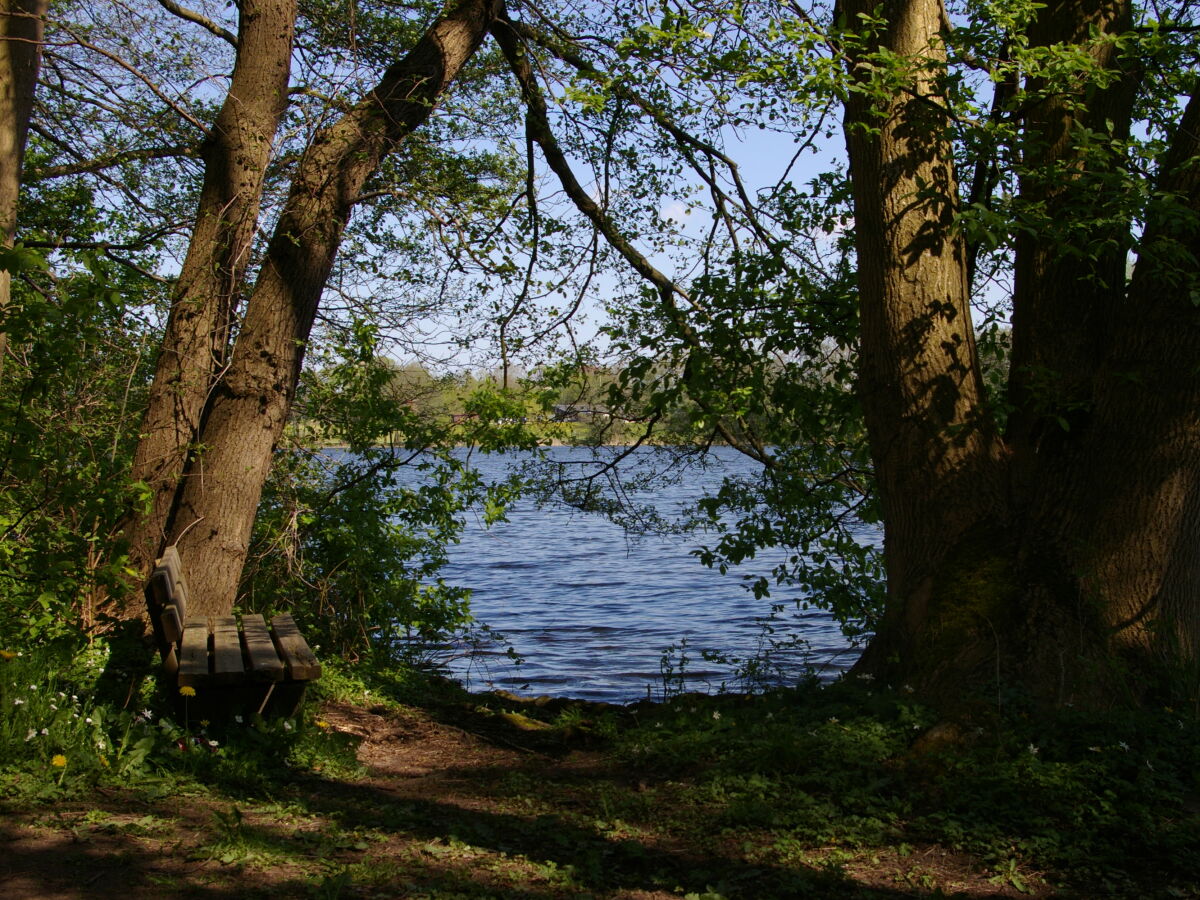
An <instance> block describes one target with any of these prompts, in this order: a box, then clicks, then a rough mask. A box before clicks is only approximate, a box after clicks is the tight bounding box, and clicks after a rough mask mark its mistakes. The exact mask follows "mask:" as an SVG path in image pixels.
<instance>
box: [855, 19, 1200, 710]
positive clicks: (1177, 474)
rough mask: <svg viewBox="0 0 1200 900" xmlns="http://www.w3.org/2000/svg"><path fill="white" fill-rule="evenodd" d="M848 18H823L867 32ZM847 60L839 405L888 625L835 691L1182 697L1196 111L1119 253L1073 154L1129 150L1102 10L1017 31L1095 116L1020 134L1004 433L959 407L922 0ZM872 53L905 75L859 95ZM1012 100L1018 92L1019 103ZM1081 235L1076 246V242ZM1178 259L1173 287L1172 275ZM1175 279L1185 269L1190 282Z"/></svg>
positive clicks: (959, 311)
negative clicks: (1063, 65)
mask: <svg viewBox="0 0 1200 900" xmlns="http://www.w3.org/2000/svg"><path fill="white" fill-rule="evenodd" d="M872 9H873V6H872V5H871V4H869V3H854V2H852V3H847V4H846V5H845V12H846V13H847V18H849V19H851V20H853V19H854V17H855V16H856V15H857V14H858V13H860V12H861V13H869V12H871V11H872ZM887 13H888V16H887V27H886V30H885V32H884V33H882V34H880V35H878V36H876V37H875V38H873V39H872V41H871V42H870V43H867V44H862V45H859V46H858V48H857V49H856V50H855V51H854V52H853V53H852V55H851V59H850V65H851V72H852V74H853V75H855V76H861V77H860V78H859V80H858V82H857V86H856V87H857V88H858V89H856V90H855V91H854V92H853V93H852V95H851V97H850V99H849V100H848V102H847V104H846V113H845V125H846V134H847V147H848V150H849V154H850V166H851V176H852V180H853V189H854V201H855V229H856V239H857V250H858V260H859V290H860V315H861V323H862V336H861V348H860V351H861V358H860V385H861V390H862V401H863V408H864V413H865V416H866V420H867V425H868V432H869V437H870V442H871V449H872V455H873V457H874V460H875V464H876V471H877V477H878V482H879V491H880V495H881V500H882V505H883V513H884V523H885V526H884V527H885V552H886V556H887V572H888V604H887V608H886V611H885V614H884V617H883V620H882V622H881V625H880V627H879V629H878V632H877V634H876V636H875V638H874V639H873V641H872V642H871V644H870V646H869V647H868V650H867V652H866V653H865V654H864V656H863V659H862V661H861V662H860V667H861V668H862V669H864V670H868V671H872V672H875V673H877V674H881V675H883V676H885V677H886V678H888V679H889V680H891V681H892V682H893V683H896V682H908V683H909V684H912V685H913V686H914V687H915V688H916V689H917V690H919V691H921V692H922V693H924V694H925V695H926V696H927V697H928V698H929V699H931V700H933V701H935V702H938V703H942V704H944V705H950V706H955V705H957V704H959V703H961V702H962V700H963V699H964V698H965V697H966V696H968V695H969V694H971V692H972V691H973V690H974V691H976V692H977V691H978V689H980V688H983V687H986V688H988V689H989V691H994V690H996V689H997V688H998V687H999V685H1000V684H1001V683H1003V684H1007V685H1009V686H1016V687H1019V688H1022V689H1024V690H1025V691H1026V692H1027V694H1028V695H1030V696H1031V697H1032V698H1033V699H1034V700H1035V701H1037V702H1040V703H1044V704H1047V705H1054V704H1061V703H1077V704H1092V705H1098V704H1106V703H1111V702H1114V701H1118V700H1127V701H1137V700H1138V699H1144V698H1145V697H1147V696H1150V695H1152V694H1153V693H1154V691H1156V690H1157V689H1159V688H1161V687H1163V686H1164V685H1166V684H1168V683H1169V682H1170V681H1171V680H1174V681H1175V682H1176V686H1177V687H1178V686H1179V675H1180V673H1181V672H1182V673H1184V675H1185V676H1186V678H1188V679H1190V682H1189V683H1190V686H1191V687H1190V689H1191V690H1193V691H1194V689H1195V685H1196V679H1197V663H1196V661H1197V650H1198V649H1200V592H1198V591H1197V585H1200V551H1198V550H1197V547H1198V546H1200V420H1198V418H1197V415H1196V410H1197V409H1200V366H1198V365H1197V363H1196V360H1197V359H1200V308H1198V307H1197V305H1196V304H1195V303H1194V302H1193V297H1194V296H1197V294H1196V293H1195V291H1196V287H1197V274H1196V272H1195V265H1194V260H1195V259H1196V258H1198V257H1200V167H1198V166H1197V165H1196V164H1195V161H1196V159H1197V156H1198V155H1200V136H1198V135H1200V108H1198V107H1200V104H1198V102H1197V101H1196V100H1195V99H1194V98H1193V99H1192V101H1191V102H1189V104H1188V107H1187V112H1186V114H1185V116H1184V119H1183V121H1182V123H1181V124H1180V126H1179V128H1178V129H1177V131H1176V133H1175V136H1174V140H1173V143H1172V145H1171V147H1170V150H1169V152H1168V153H1167V154H1166V155H1165V157H1164V159H1163V162H1162V167H1161V176H1160V179H1159V183H1158V184H1157V185H1156V188H1157V190H1156V194H1155V198H1156V199H1155V201H1154V203H1153V205H1152V206H1151V209H1150V215H1149V217H1148V219H1147V222H1146V227H1145V231H1144V235H1143V238H1142V241H1141V245H1140V247H1139V259H1138V264H1137V268H1136V270H1135V272H1134V275H1133V278H1132V281H1131V283H1130V284H1129V285H1126V283H1125V281H1126V278H1125V255H1126V252H1127V249H1128V248H1129V247H1131V246H1133V240H1132V238H1131V236H1130V228H1129V221H1130V215H1129V213H1128V211H1127V209H1126V208H1125V207H1124V205H1123V204H1122V203H1121V201H1120V198H1119V197H1118V198H1114V197H1112V196H1108V197H1105V196H1103V195H1102V194H1101V195H1100V196H1097V185H1098V184H1102V183H1104V181H1105V179H1106V178H1109V177H1110V176H1112V177H1113V178H1112V183H1113V184H1118V183H1119V181H1118V179H1117V178H1116V177H1115V176H1116V175H1118V174H1120V173H1119V172H1118V162H1119V160H1118V159H1117V158H1116V156H1115V154H1112V153H1110V152H1109V151H1107V150H1103V151H1101V152H1094V150H1093V149H1087V148H1083V147H1081V145H1080V144H1079V143H1078V141H1077V140H1076V136H1077V135H1078V134H1079V133H1080V128H1081V127H1083V128H1092V129H1093V130H1095V129H1096V128H1097V126H1098V123H1105V124H1104V127H1105V128H1108V127H1109V126H1108V125H1107V123H1109V122H1111V123H1112V126H1111V132H1112V134H1111V136H1112V137H1115V138H1117V139H1118V140H1119V139H1121V138H1122V137H1123V136H1127V135H1128V133H1129V127H1130V126H1129V123H1130V120H1131V117H1132V115H1131V111H1132V102H1133V97H1134V87H1135V84H1134V79H1135V77H1136V73H1131V72H1130V71H1128V70H1127V69H1126V67H1125V65H1124V63H1123V62H1122V61H1121V60H1120V59H1119V58H1117V57H1116V56H1115V55H1114V54H1113V53H1112V46H1113V45H1112V44H1111V43H1106V42H1104V41H1100V42H1095V41H1092V38H1091V36H1092V35H1096V34H1100V35H1103V34H1105V33H1112V32H1116V31H1119V30H1121V29H1122V28H1125V27H1127V26H1128V23H1129V16H1128V9H1127V7H1125V6H1124V5H1122V4H1117V5H1115V6H1114V5H1110V4H1105V3H1100V2H1091V0H1084V2H1075V0H1064V2H1062V3H1059V4H1057V5H1054V6H1052V7H1048V8H1047V10H1046V11H1045V12H1044V13H1043V15H1042V17H1041V18H1040V19H1039V21H1038V22H1037V23H1036V24H1035V25H1034V27H1033V29H1032V31H1031V40H1032V41H1033V42H1034V43H1035V44H1037V45H1041V46H1049V45H1051V44H1054V43H1067V44H1072V43H1074V44H1081V43H1083V42H1084V41H1085V40H1087V41H1089V42H1090V43H1089V46H1090V47H1091V48H1092V49H1093V50H1094V52H1095V53H1096V54H1098V55H1097V57H1096V58H1097V62H1098V64H1099V65H1100V66H1101V67H1102V68H1104V69H1106V70H1108V74H1110V75H1111V76H1113V77H1112V78H1111V79H1110V86H1109V87H1106V88H1104V89H1103V90H1094V91H1090V92H1089V91H1086V90H1084V91H1081V92H1080V93H1078V94H1077V95H1068V94H1063V93H1061V92H1060V93H1057V94H1052V93H1048V92H1043V95H1042V96H1041V97H1040V98H1039V99H1038V101H1037V102H1036V103H1035V104H1034V105H1033V106H1032V107H1031V108H1030V109H1029V110H1027V114H1026V118H1025V121H1024V136H1023V139H1024V142H1025V144H1024V146H1025V154H1026V156H1025V174H1024V179H1023V184H1022V189H1023V201H1024V202H1025V203H1026V208H1027V209H1034V208H1037V209H1038V210H1040V212H1041V214H1043V215H1045V216H1046V217H1047V218H1048V219H1050V220H1053V222H1052V223H1051V224H1049V225H1047V226H1046V231H1045V232H1044V233H1043V235H1042V236H1041V237H1040V239H1038V240H1033V239H1028V240H1027V239H1021V240H1019V241H1018V243H1017V249H1016V273H1017V277H1016V284H1015V292H1014V299H1013V304H1014V360H1013V366H1014V368H1013V371H1012V373H1011V393H1010V397H1009V399H1010V402H1012V403H1013V404H1015V407H1016V408H1015V411H1014V413H1013V414H1012V416H1011V417H1010V427H1009V429H1008V433H1007V434H1006V435H1005V436H1003V437H1001V436H999V435H998V434H997V432H996V429H995V427H994V425H993V422H992V419H991V417H990V416H989V414H988V413H987V412H986V410H985V409H984V407H983V403H982V389H981V387H980V380H979V377H978V360H977V354H976V352H975V348H974V345H973V342H972V339H971V329H972V326H971V323H970V310H969V307H968V305H967V295H966V290H967V288H966V271H967V262H966V255H965V253H964V252H963V248H962V246H961V243H960V241H959V240H958V238H957V237H956V229H955V227H954V216H955V214H956V209H955V202H956V201H955V198H956V196H957V184H956V183H955V180H954V172H953V168H952V166H951V163H950V159H951V157H950V150H951V148H950V144H949V137H948V129H946V128H945V127H944V124H945V123H944V122H941V121H939V119H938V116H939V115H940V112H939V111H938V99H939V98H938V96H937V90H936V85H937V83H938V77H939V75H940V74H941V73H942V71H943V69H944V66H945V55H944V53H943V51H942V49H941V46H940V42H939V38H938V34H939V30H940V29H941V28H942V27H943V23H944V22H945V14H944V11H943V10H942V7H941V3H940V0H897V2H895V3H893V4H891V5H890V8H889V9H888V10H887ZM876 46H878V47H879V48H881V49H884V50H886V51H888V53H889V54H891V55H892V56H890V57H889V58H896V57H898V58H900V59H904V60H908V61H909V63H908V64H909V66H910V70H909V72H908V80H907V82H906V83H905V85H904V90H902V91H901V92H900V93H899V94H898V95H892V96H889V97H887V98H885V99H882V100H881V99H879V97H878V94H877V93H875V94H873V93H872V91H871V83H870V79H871V77H872V74H871V70H870V64H871V63H872V62H874V61H875V60H874V59H872V58H871V57H872V53H873V51H874V49H875V48H876ZM1027 87H1028V90H1029V91H1030V92H1032V93H1033V94H1035V95H1036V94H1037V92H1039V91H1041V89H1042V86H1041V85H1038V84H1036V83H1031V84H1030V85H1028V86H1027ZM1097 222H1098V223H1099V224H1098V225H1097V224H1096V223H1097ZM1181 259H1185V260H1186V259H1190V260H1192V262H1191V263H1184V264H1182V265H1181V264H1180V262H1179V261H1180V260H1181ZM1189 266H1190V267H1189Z"/></svg>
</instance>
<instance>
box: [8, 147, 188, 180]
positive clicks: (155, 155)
mask: <svg viewBox="0 0 1200 900" xmlns="http://www.w3.org/2000/svg"><path fill="white" fill-rule="evenodd" d="M199 155H200V148H199V147H198V146H197V145H195V144H187V145H180V146H176V147H145V148H142V149H139V150H123V151H121V152H120V153H114V154H113V155H111V156H103V157H100V158H99V159H85V160H80V161H79V162H74V163H64V164H63V165H58V166H43V167H42V168H40V169H37V170H35V171H33V172H31V173H29V174H27V175H26V176H25V179H26V180H27V181H46V180H48V179H50V178H65V177H67V176H68V175H85V174H94V173H96V172H99V171H101V170H102V169H111V168H113V167H114V166H119V165H123V164H124V163H128V162H137V161H139V160H146V159H176V158H179V157H189V158H193V159H194V158H196V157H197V156H199Z"/></svg>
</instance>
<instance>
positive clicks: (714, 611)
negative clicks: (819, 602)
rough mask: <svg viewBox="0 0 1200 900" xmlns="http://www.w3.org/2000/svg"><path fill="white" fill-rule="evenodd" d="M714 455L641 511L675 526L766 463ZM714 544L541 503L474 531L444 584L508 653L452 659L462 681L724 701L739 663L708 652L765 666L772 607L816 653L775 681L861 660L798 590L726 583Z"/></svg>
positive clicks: (481, 463) (787, 653)
mask: <svg viewBox="0 0 1200 900" xmlns="http://www.w3.org/2000/svg"><path fill="white" fill-rule="evenodd" d="M551 452H552V453H553V454H554V457H555V459H556V460H568V461H573V462H582V461H583V460H586V459H587V458H588V451H584V450H580V449H574V448H565V447H561V448H554V449H553V450H552V451H551ZM652 452H653V451H651V450H648V449H647V450H644V451H642V450H639V451H638V453H645V454H650V453H652ZM715 453H716V454H717V459H718V462H719V465H718V466H717V467H715V468H714V469H711V470H709V471H705V472H697V473H695V475H694V476H690V477H689V478H687V479H685V480H684V481H683V482H682V483H679V484H673V485H666V486H661V487H659V488H658V489H657V490H656V491H655V492H654V495H653V496H652V497H647V496H645V495H639V499H641V500H647V499H649V500H651V501H652V502H653V505H654V506H655V507H656V508H657V509H658V510H659V512H660V513H662V514H664V515H670V514H676V513H678V512H680V510H681V509H682V508H683V507H684V506H686V505H687V504H688V503H690V502H692V501H694V500H695V499H696V498H697V497H699V496H700V495H701V493H702V492H703V491H704V490H705V489H706V488H710V489H711V488H715V487H716V486H717V485H718V484H719V483H720V480H721V477H722V475H723V473H726V472H729V473H750V472H752V471H753V468H752V467H754V466H755V465H756V464H755V463H753V462H752V461H750V460H748V459H746V458H745V457H744V456H742V455H741V454H738V453H737V452H735V451H733V450H730V449H728V448H718V449H717V450H716V451H715ZM474 461H475V463H476V465H477V466H478V467H479V468H480V469H481V470H482V471H483V472H484V473H485V474H487V475H489V476H492V477H497V478H498V477H500V476H501V475H502V473H503V472H504V471H505V470H506V469H507V468H509V467H510V466H514V465H517V464H519V462H520V461H521V457H519V456H517V455H510V454H497V455H491V456H479V457H475V458H474ZM708 537H709V540H710V541H711V540H715V538H713V536H711V535H709V536H708ZM704 542H705V535H703V534H691V535H682V536H681V535H643V536H638V535H629V534H627V533H626V532H625V530H624V529H623V528H621V527H620V526H619V525H616V524H614V523H612V522H610V521H609V520H607V519H605V518H604V517H602V516H598V515H593V514H586V513H581V512H578V511H576V510H573V509H571V508H569V507H566V506H565V505H562V504H557V505H548V506H542V507H538V506H537V505H536V504H535V503H533V502H532V501H523V502H521V503H520V504H518V505H516V506H515V507H514V508H512V509H511V511H510V513H509V517H508V521H507V522H503V523H500V524H498V525H495V526H493V527H491V528H484V527H483V526H482V525H481V524H480V523H479V522H472V523H471V524H470V525H469V526H468V528H467V530H466V533H465V534H464V535H463V539H462V542H461V543H460V544H459V545H457V546H456V547H453V548H452V549H451V553H450V564H449V565H448V566H447V567H446V568H445V569H444V570H443V574H444V577H445V579H446V581H447V582H448V583H450V584H455V585H460V586H464V587H469V588H470V589H471V591H472V599H471V610H472V613H473V614H474V616H475V618H476V619H477V620H478V621H480V622H482V623H485V624H487V625H488V626H490V627H491V628H494V629H495V630H497V631H499V632H502V633H503V634H504V636H505V639H506V642H505V644H504V645H500V646H493V647H490V648H486V649H484V650H482V651H481V652H479V653H476V654H475V655H474V656H472V657H470V658H467V657H460V658H457V659H454V660H452V661H451V662H450V664H449V666H448V668H449V671H450V674H452V675H453V676H454V677H456V678H459V679H462V680H463V681H465V682H467V683H468V685H469V686H470V687H471V688H472V689H479V688H487V687H496V688H503V689H506V690H510V691H514V692H516V693H522V694H532V695H538V694H548V695H551V696H570V697H580V698H585V699H590V700H604V701H609V702H616V703H622V702H627V701H630V700H635V699H638V698H643V697H646V696H651V697H654V698H661V697H662V696H663V693H664V690H667V691H676V690H680V689H683V690H698V691H715V690H719V689H720V688H721V687H722V685H724V686H725V687H727V688H728V689H729V690H738V689H742V688H743V687H744V684H743V683H741V682H739V680H738V678H737V668H738V666H737V663H736V661H734V660H730V661H725V662H714V661H706V660H705V659H703V658H702V657H701V651H703V650H705V649H710V648H711V649H715V650H719V651H722V652H723V653H725V654H727V655H729V656H732V657H736V658H738V659H743V660H744V659H747V658H753V657H755V656H756V655H757V654H759V652H760V651H761V650H762V649H763V648H764V647H765V646H768V644H767V636H766V635H765V634H764V627H763V620H764V618H766V617H768V616H769V615H770V614H771V607H772V604H773V603H775V604H780V603H782V604H785V607H786V608H785V610H784V611H783V613H781V614H780V616H778V617H777V618H776V620H775V621H774V622H773V627H774V634H772V635H770V638H771V639H773V640H774V641H775V642H777V643H781V642H788V641H789V640H790V639H793V638H797V639H802V640H803V641H805V642H807V645H808V654H807V657H806V655H805V654H804V653H802V652H801V651H800V650H799V649H796V648H792V649H785V650H780V651H778V652H776V653H774V654H773V657H772V662H773V664H774V667H775V669H776V671H775V672H774V679H775V680H782V681H787V680H794V679H795V678H796V677H798V675H799V674H800V673H801V672H802V671H803V666H804V664H805V662H806V661H811V662H812V663H813V664H814V665H816V666H818V667H819V669H820V674H821V675H822V676H823V677H834V676H836V675H837V674H838V673H839V672H841V671H844V670H845V669H846V668H848V667H849V666H850V665H851V664H852V663H853V662H854V659H855V658H856V656H857V653H856V651H854V650H853V649H852V648H851V647H850V646H849V642H848V641H847V639H846V638H845V637H844V636H843V634H842V632H841V630H840V628H839V627H838V625H837V623H836V622H834V621H833V619H832V618H831V617H830V616H829V615H828V614H827V613H824V612H822V611H818V610H799V609H797V608H796V602H795V601H796V600H797V599H800V594H799V592H798V591H797V590H794V589H793V590H790V591H789V590H785V589H776V591H773V592H772V596H771V597H770V599H759V600H756V599H755V598H754V596H753V594H751V593H750V592H749V591H747V590H746V589H745V588H744V587H743V586H742V577H741V573H739V572H737V570H736V569H734V570H731V571H730V573H729V574H727V575H721V574H720V573H719V572H717V571H715V570H711V569H707V568H705V567H704V566H702V565H701V564H700V562H699V561H698V560H697V559H696V558H695V557H694V556H692V555H691V551H692V550H693V549H695V548H696V547H698V546H700V545H701V544H702V543H704ZM784 555H785V554H784V552H783V551H777V552H776V553H775V554H774V555H762V556H760V557H759V558H758V559H757V560H755V561H754V568H753V571H754V572H755V573H756V574H761V573H766V572H768V571H769V570H770V567H771V565H772V564H773V563H774V562H775V561H776V559H777V558H780V559H781V558H782V557H783V556H784ZM509 644H511V645H512V646H513V647H514V648H515V650H516V651H517V653H519V654H520V655H521V656H523V657H524V662H523V663H522V664H521V665H520V666H514V665H513V664H512V663H511V661H509V660H508V658H507V657H506V656H505V654H504V649H505V646H507V645H509ZM671 648H674V649H673V650H672V649H671ZM664 654H666V658H665V662H664Z"/></svg>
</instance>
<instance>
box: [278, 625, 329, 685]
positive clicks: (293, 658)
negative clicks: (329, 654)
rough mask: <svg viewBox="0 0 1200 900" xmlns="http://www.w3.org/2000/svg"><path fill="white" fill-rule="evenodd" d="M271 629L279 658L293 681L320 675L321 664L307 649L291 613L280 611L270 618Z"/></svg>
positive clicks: (314, 677) (307, 679) (311, 678)
mask: <svg viewBox="0 0 1200 900" xmlns="http://www.w3.org/2000/svg"><path fill="white" fill-rule="evenodd" d="M271 629H272V631H273V632H274V635H275V646H276V647H277V648H278V650H279V658H280V659H282V660H283V662H284V664H285V665H286V666H287V668H288V674H289V676H290V677H291V678H292V679H293V680H294V681H312V680H313V679H316V678H320V677H321V664H320V663H319V662H317V657H316V656H315V655H314V654H313V652H312V650H311V649H309V646H308V642H307V641H305V640H304V636H303V635H302V634H300V629H299V628H297V627H296V620H295V619H293V618H292V616H291V613H280V614H279V615H277V616H276V617H275V618H274V619H272V620H271Z"/></svg>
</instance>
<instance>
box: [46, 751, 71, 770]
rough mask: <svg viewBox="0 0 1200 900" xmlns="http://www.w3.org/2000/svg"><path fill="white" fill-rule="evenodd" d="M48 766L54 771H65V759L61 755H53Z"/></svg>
mask: <svg viewBox="0 0 1200 900" xmlns="http://www.w3.org/2000/svg"><path fill="white" fill-rule="evenodd" d="M50 765H52V766H54V768H56V769H65V768H66V767H67V758H66V757H65V756H63V755H62V754H61V753H55V754H54V756H53V757H51V759H50Z"/></svg>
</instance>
